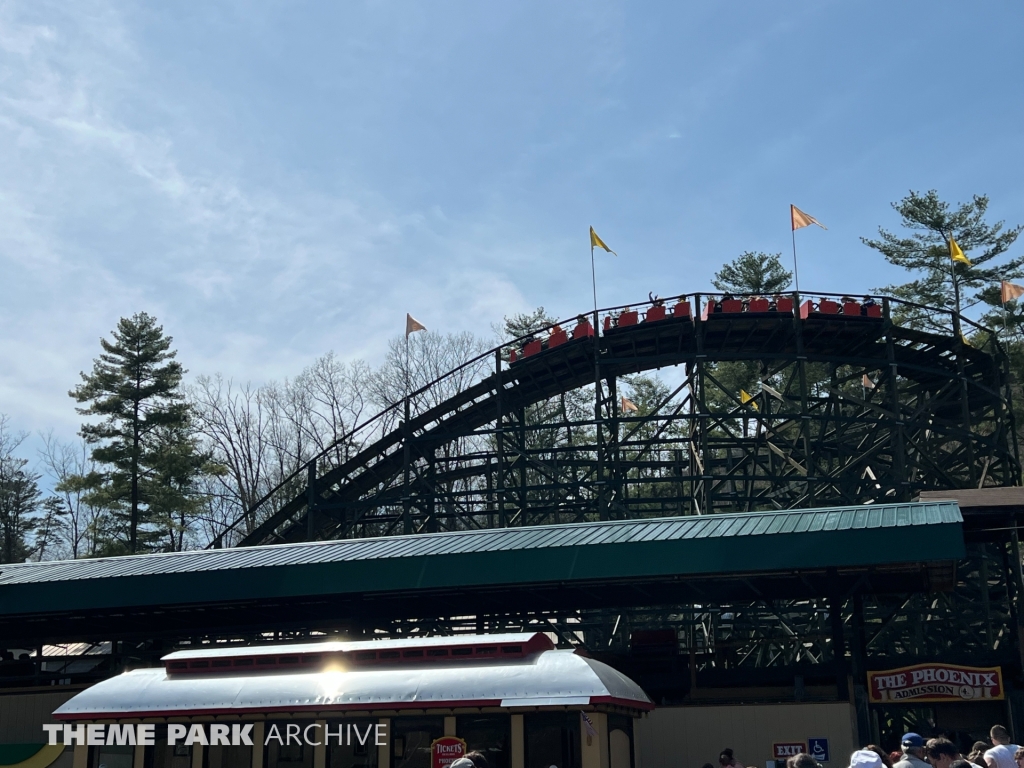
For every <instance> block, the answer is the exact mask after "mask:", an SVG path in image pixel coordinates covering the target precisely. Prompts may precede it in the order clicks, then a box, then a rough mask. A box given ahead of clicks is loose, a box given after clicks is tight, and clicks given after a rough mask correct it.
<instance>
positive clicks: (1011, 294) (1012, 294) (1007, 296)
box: [999, 280, 1024, 304]
mask: <svg viewBox="0 0 1024 768" xmlns="http://www.w3.org/2000/svg"><path fill="white" fill-rule="evenodd" d="M999 294H1000V296H1001V298H1002V300H1003V304H1005V303H1006V302H1008V301H1013V300H1014V299H1019V298H1020V297H1021V296H1024V287H1022V286H1019V285H1016V284H1014V283H1008V282H1006V281H1005V280H1003V281H1002V282H1001V283H1000V284H999Z"/></svg>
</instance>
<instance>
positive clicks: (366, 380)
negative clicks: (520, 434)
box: [0, 192, 1024, 562]
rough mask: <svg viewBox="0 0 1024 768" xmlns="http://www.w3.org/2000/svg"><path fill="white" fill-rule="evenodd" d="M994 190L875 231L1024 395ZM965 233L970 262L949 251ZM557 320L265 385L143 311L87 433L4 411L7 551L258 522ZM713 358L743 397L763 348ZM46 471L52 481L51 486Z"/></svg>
mask: <svg viewBox="0 0 1024 768" xmlns="http://www.w3.org/2000/svg"><path fill="white" fill-rule="evenodd" d="M987 206H988V199H987V198H986V197H984V196H975V197H974V198H972V200H971V201H970V202H968V203H964V204H960V205H958V206H951V205H949V204H947V203H945V202H944V201H942V200H941V199H940V198H939V197H938V195H937V194H936V193H935V192H927V193H924V194H919V193H916V192H911V193H910V195H908V197H906V198H904V199H903V200H901V201H899V202H897V203H894V204H893V207H894V209H895V210H896V212H897V213H898V214H899V216H900V224H901V226H902V227H903V230H904V231H903V232H901V233H898V234H894V233H892V232H890V231H889V230H886V229H884V228H880V230H879V237H878V238H877V239H870V238H864V239H863V242H864V243H865V245H867V246H868V247H870V248H873V249H875V250H877V251H879V252H880V253H881V254H882V255H883V256H884V257H885V258H886V260H888V261H889V262H890V263H892V264H895V265H897V266H900V267H903V268H905V269H907V270H908V271H910V272H912V273H913V277H914V279H913V280H911V281H910V282H908V283H904V284H900V285H891V286H885V287H884V288H877V289H875V290H876V291H880V292H883V293H887V294H889V295H894V296H896V297H899V298H902V299H906V300H907V301H911V302H915V303H917V304H920V305H923V306H928V307H936V308H945V309H955V308H956V307H957V301H958V300H959V306H960V308H961V310H963V311H964V312H968V311H970V312H971V314H972V315H973V316H975V317H978V318H979V319H980V320H981V321H982V322H984V323H986V324H988V325H989V326H990V327H995V328H996V329H997V330H998V331H999V336H1000V339H1001V341H1002V343H1003V344H1004V346H1006V347H1007V348H1008V350H1009V352H1010V357H1011V364H1012V368H1013V372H1014V377H1015V384H1014V388H1015V390H1016V393H1017V394H1018V395H1020V394H1021V392H1020V390H1021V384H1020V382H1024V313H1022V310H1021V307H1020V305H1019V302H1017V301H1010V302H1005V303H1004V302H1002V301H1001V296H1000V291H999V284H1000V282H1001V281H1012V280H1015V279H1020V278H1021V276H1022V274H1024V256H1018V257H1012V258H1009V259H1004V258H999V257H1002V256H1004V254H1005V253H1006V252H1007V251H1008V250H1009V248H1010V247H1011V246H1012V245H1013V243H1014V242H1015V240H1016V238H1017V236H1018V235H1019V233H1020V232H1021V227H1013V228H1009V229H1007V228H1005V227H1004V225H1003V223H1002V222H998V223H995V224H988V223H986V221H985V214H986V210H987ZM950 238H955V241H956V242H957V243H958V244H959V245H960V247H961V248H963V250H964V251H965V252H966V254H967V257H968V261H969V262H970V263H969V264H968V263H962V262H953V261H952V260H951V256H950V244H949V241H950ZM791 279H792V275H791V274H790V273H789V272H788V270H786V269H785V268H784V267H783V266H782V263H781V260H780V254H766V253H761V252H748V253H744V254H742V255H741V256H740V257H738V258H737V259H735V260H734V261H733V262H731V263H729V264H726V265H724V266H723V267H722V269H721V270H719V272H718V273H717V274H716V275H715V278H714V280H713V284H714V286H715V288H717V289H718V290H720V291H724V292H730V293H734V294H761V295H764V294H772V293H775V292H779V291H784V290H786V289H788V288H789V287H790V281H791ZM954 279H955V280H956V281H957V283H956V290H954V283H953V280H954ZM899 319H900V322H903V323H905V324H907V325H911V326H917V327H922V328H931V329H938V327H939V326H941V323H942V322H943V321H942V320H941V319H937V318H936V316H935V315H933V314H931V313H929V312H927V311H925V310H917V309H914V308H913V307H910V306H906V307H905V308H904V309H901V310H900V318H899ZM553 320H554V318H551V317H548V316H547V315H546V313H545V312H544V310H543V308H540V309H538V310H537V311H535V312H533V313H530V314H526V315H517V316H515V317H510V318H506V319H505V321H504V323H503V324H502V325H501V326H500V327H497V328H494V329H493V332H494V333H493V335H492V336H491V337H489V338H484V337H481V336H477V335H474V334H471V333H461V334H447V335H446V334H439V333H416V334H413V335H412V336H411V337H408V340H407V339H406V338H401V337H399V338H396V339H392V340H391V341H390V342H389V344H388V350H387V353H386V355H385V358H384V361H383V362H382V363H381V365H380V366H378V367H371V366H370V365H368V364H367V363H365V362H362V361H354V362H345V361H343V360H340V359H338V358H337V357H336V356H335V355H334V354H333V353H329V354H327V355H325V356H323V357H321V358H320V359H318V360H316V361H315V362H314V363H313V364H312V365H310V366H309V367H308V368H306V369H305V370H303V371H302V372H301V373H299V374H298V375H297V376H295V377H294V378H293V379H286V380H284V381H282V382H270V383H267V384H264V385H260V386H255V385H252V384H249V383H239V382H235V381H232V380H228V379H224V378H223V377H221V376H220V375H212V376H206V375H200V376H197V377H196V378H195V379H194V381H193V382H192V383H191V384H189V385H185V383H184V376H185V374H186V371H185V370H184V368H183V367H182V365H181V363H180V362H179V361H178V360H177V354H176V352H175V351H174V349H173V348H172V343H173V340H172V338H171V337H170V336H168V335H166V334H165V333H164V331H163V328H162V327H161V326H160V325H159V324H158V323H157V320H156V319H155V318H153V317H152V316H150V315H148V314H146V313H139V314H136V315H134V316H133V317H130V318H122V319H121V320H120V321H119V323H118V325H117V327H116V328H115V329H114V330H113V332H112V333H111V335H110V338H109V339H102V340H101V352H100V355H99V356H98V357H97V358H96V360H95V361H94V364H93V368H92V370H91V371H89V372H83V373H82V374H81V381H80V382H79V383H78V384H77V386H75V387H74V388H73V389H72V390H71V391H70V392H69V395H70V396H71V397H72V398H73V399H74V400H75V402H76V403H77V406H78V408H77V410H78V413H80V414H81V415H82V416H83V417H84V422H83V425H82V427H81V430H80V433H79V434H80V440H78V441H74V442H70V443H65V442H62V441H60V440H58V439H57V438H55V437H54V436H53V435H52V434H49V435H45V436H43V437H42V443H43V448H42V449H41V450H40V452H39V454H40V455H39V460H38V462H35V463H34V462H32V461H30V460H28V459H26V458H24V456H22V455H21V452H22V450H23V446H24V441H25V440H26V438H27V435H26V434H25V433H18V432H15V431H13V430H12V428H11V426H10V420H9V418H8V417H7V416H5V415H2V414H0V561H2V562H20V561H23V560H25V559H27V558H31V559H56V558H80V557H98V556H109V555H120V554H130V553H133V552H155V551H179V550H184V549H191V548H198V547H202V546H205V545H206V544H207V543H209V542H210V541H212V540H213V539H214V538H215V537H217V536H218V535H219V534H221V533H222V532H223V531H224V529H225V528H226V527H227V526H228V525H230V524H231V523H233V522H235V521H236V520H239V519H242V525H241V528H242V530H241V531H240V533H243V534H244V533H245V532H247V531H248V530H251V529H252V528H253V527H254V526H255V525H256V524H257V523H258V522H259V520H256V519H245V518H244V515H245V513H246V512H247V511H248V510H250V509H251V508H252V507H253V505H254V504H255V503H256V502H257V501H259V500H260V499H261V498H263V497H264V496H265V495H266V494H268V493H269V492H271V491H272V490H273V489H274V488H276V487H277V486H278V485H279V484H280V483H281V482H282V481H284V480H285V479H286V478H288V477H289V476H291V475H292V474H293V473H296V472H297V471H299V470H301V469H302V468H303V467H304V466H305V465H306V464H307V463H308V462H309V461H310V460H311V459H312V458H313V457H315V456H318V455H320V454H325V455H324V457H323V459H322V461H324V462H326V463H327V464H329V465H337V464H340V463H342V462H343V461H345V460H346V459H347V458H348V457H349V456H350V455H351V454H352V452H353V451H356V450H358V449H359V447H360V445H361V444H362V441H364V440H365V439H366V437H367V435H368V434H380V433H381V432H383V431H386V430H388V429H391V428H393V427H394V426H395V425H396V424H397V421H398V419H399V418H400V417H401V412H400V410H399V409H397V408H396V409H394V410H392V411H391V412H390V413H387V414H385V415H384V417H382V418H381V419H380V420H379V423H376V424H375V425H374V426H373V429H372V430H371V431H370V432H364V433H360V434H359V435H356V436H355V437H352V438H351V439H346V436H347V435H350V434H351V433H352V431H353V429H354V428H355V427H356V426H357V425H359V424H360V423H362V422H364V421H366V420H367V419H368V418H370V417H371V416H373V415H374V414H377V413H379V412H381V411H383V410H386V409H388V408H389V407H391V406H393V405H395V404H397V403H400V402H401V401H402V400H403V398H404V396H405V394H406V392H407V391H409V390H410V389H411V390H416V389H419V388H421V387H423V386H424V385H426V384H427V383H429V382H431V381H435V380H437V379H439V378H440V377H442V375H444V374H446V373H447V372H449V371H451V370H453V369H455V368H458V367H459V366H462V365H464V364H466V363H467V361H471V360H473V359H475V358H476V357H478V356H479V355H481V354H482V353H483V352H485V351H486V350H487V349H489V348H490V347H492V346H494V345H495V344H496V343H498V342H499V341H503V340H508V339H511V338H515V337H517V336H521V335H523V334H526V333H528V332H531V331H533V330H535V329H537V328H540V327H543V326H545V325H547V324H549V323H550V322H552V321H553ZM943 330H949V329H943ZM491 366H493V361H492V360H490V359H486V358H485V359H483V360H480V361H478V362H477V363H476V364H471V365H468V366H466V367H465V368H464V369H463V370H461V371H460V372H459V373H458V374H457V375H454V376H450V377H448V378H446V379H444V380H443V381H442V382H441V383H440V384H438V385H436V386H434V387H432V388H430V389H429V390H427V391H426V392H425V393H424V394H423V395H421V396H420V397H419V398H418V399H417V401H416V402H415V408H417V409H425V408H429V407H430V406H431V405H434V404H437V403H438V402H441V401H442V400H445V399H447V398H448V397H450V396H452V395H453V394H455V393H456V392H458V391H459V390H461V389H463V388H464V387H466V386H468V385H469V384H471V383H473V382H474V381H476V380H478V378H479V376H481V375H485V374H486V371H487V370H488V369H489V368H490V367H491ZM715 374H716V376H717V377H718V379H719V380H720V383H721V388H722V392H723V393H725V394H723V397H727V398H728V397H733V396H734V393H736V392H739V391H741V390H748V391H749V390H751V389H752V388H753V387H754V386H755V385H756V384H757V381H758V376H759V370H758V364H757V363H756V361H754V362H745V361H739V362H735V363H722V364H720V365H719V369H718V370H716V371H715ZM627 387H628V388H627V391H626V393H625V394H626V395H627V397H629V398H630V399H631V400H632V401H634V402H633V403H632V404H633V405H635V407H637V409H638V412H639V413H640V414H643V413H646V412H648V411H649V410H651V409H653V408H655V407H657V405H658V404H659V403H661V402H663V401H664V399H665V396H666V395H667V389H666V388H665V387H664V385H662V384H661V383H660V382H659V381H657V380H655V379H651V378H647V377H642V376H640V377H634V378H633V379H632V380H631V381H630V382H628V384H627ZM577 400H580V393H570V394H569V395H568V396H566V397H562V398H561V399H560V401H559V402H552V403H540V404H537V405H536V406H532V408H534V409H536V410H538V414H537V417H538V420H539V419H540V418H541V416H542V415H543V414H542V413H541V411H545V410H550V409H555V410H557V409H562V411H563V412H567V411H572V412H573V413H575V412H577V411H578V412H579V413H580V418H585V412H586V410H587V408H588V407H592V406H588V405H587V403H585V402H583V401H582V400H580V401H579V402H576V401H577ZM1017 402H1021V400H1020V398H1019V397H1018V398H1017ZM540 437H542V436H538V439H540ZM44 476H45V482H44ZM44 486H45V487H47V488H49V489H51V490H50V492H48V493H43V491H42V490H41V488H42V487H44Z"/></svg>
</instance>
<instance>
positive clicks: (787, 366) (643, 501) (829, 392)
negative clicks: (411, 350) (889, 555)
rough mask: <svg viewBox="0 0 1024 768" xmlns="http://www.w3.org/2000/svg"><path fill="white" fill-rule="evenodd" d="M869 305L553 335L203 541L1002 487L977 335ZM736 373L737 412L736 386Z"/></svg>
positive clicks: (997, 405)
mask: <svg viewBox="0 0 1024 768" xmlns="http://www.w3.org/2000/svg"><path fill="white" fill-rule="evenodd" d="M815 296H822V297H825V296H829V294H815ZM874 301H875V302H876V304H875V306H873V307H871V308H870V309H869V308H867V307H861V306H860V305H859V304H856V303H848V304H846V305H844V304H842V303H841V302H839V301H833V300H832V299H824V298H823V299H822V300H821V301H820V302H811V301H807V300H806V297H804V298H803V299H802V298H801V297H800V296H798V295H796V294H792V295H787V296H786V297H784V298H783V299H781V300H779V301H778V302H777V305H776V304H774V303H773V304H772V306H769V303H768V302H767V301H766V300H757V299H755V300H750V301H745V302H741V301H740V300H730V299H729V298H727V297H726V298H725V299H724V300H723V297H720V296H718V295H707V294H692V295H687V296H681V297H679V298H678V300H673V301H672V302H669V304H668V305H667V306H666V305H664V304H661V303H644V304H640V305H632V306H633V307H639V309H630V308H629V307H614V308H609V309H605V310H599V311H597V312H591V313H588V314H586V315H581V316H579V317H578V318H576V320H575V321H572V320H570V321H568V322H563V323H559V324H556V325H552V326H549V327H547V328H544V329H542V330H541V331H539V332H537V333H535V334H533V335H532V336H531V337H524V338H521V339H517V340H515V341H514V342H511V343H508V344H503V345H502V346H500V347H496V348H495V349H493V350H490V351H489V352H487V353H485V354H483V355H481V356H479V357H477V358H474V359H473V360H470V361H468V362H467V363H465V364H463V365H462V366H460V367H459V368H457V369H455V370H453V371H451V372H449V373H448V374H446V375H445V376H443V377H441V378H439V379H437V380H436V381H434V382H431V383H430V384H428V385H427V386H425V387H423V388H421V389H419V390H417V391H416V392H413V393H411V394H410V396H409V397H408V398H406V399H405V400H403V401H401V402H399V403H396V404H394V405H393V406H391V407H390V408H388V409H386V410H385V411H383V412H381V413H379V414H377V415H376V416H375V417H373V418H372V419H370V420H369V421H367V422H365V423H363V424H361V425H359V426H358V427H356V428H355V429H354V430H353V431H352V432H351V433H349V434H346V435H343V436H340V437H339V438H338V439H337V440H336V441H335V443H334V444H333V445H332V446H331V447H330V448H328V449H327V450H325V451H324V452H323V453H321V454H320V455H318V456H316V457H315V458H313V459H312V460H311V461H309V462H308V463H307V464H306V465H305V467H304V468H303V469H302V470H300V471H298V472H296V473H294V474H293V475H292V476H290V477H289V478H287V479H286V480H285V481H284V482H283V483H282V484H281V485H279V486H278V487H277V488H276V489H274V490H273V491H272V492H271V493H269V494H267V496H265V497H264V498H263V499H262V500H261V501H260V502H258V503H257V504H256V505H254V506H253V507H252V508H251V509H249V510H247V512H246V513H245V514H244V515H243V516H241V517H240V518H239V519H238V520H237V521H235V522H234V523H233V524H232V525H231V526H230V527H229V528H228V529H227V530H225V531H224V532H223V533H221V534H220V536H218V538H217V539H216V540H215V541H214V543H213V544H212V545H211V546H213V547H222V546H247V545H255V544H270V543H277V542H294V541H308V540H315V539H337V538H350V537H368V536H385V535H391V534H398V533H420V532H433V531H441V530H459V529H468V528H483V527H512V526H533V525H541V524H546V523H558V522H572V521H584V520H598V519H600V520H604V519H621V518H632V517H663V516H670V515H693V514H709V513H714V512H723V511H744V510H755V509H789V508H796V507H810V506H828V505H832V504H867V503H872V502H883V501H893V500H896V501H909V500H911V499H912V498H914V496H916V494H917V493H919V492H920V491H922V490H944V489H954V488H978V487H986V486H1007V485H1017V484H1019V482H1020V464H1019V460H1018V451H1017V443H1016V436H1015V430H1014V428H1013V411H1012V407H1011V402H1010V396H1009V374H1008V367H1007V359H1006V355H1005V353H1004V352H1003V350H1002V349H1001V347H1000V345H999V343H998V341H997V340H996V337H995V334H994V333H992V332H991V331H988V330H987V329H984V328H982V327H981V326H977V325H976V324H974V323H971V322H970V321H969V320H967V319H966V318H961V317H960V316H953V315H951V314H950V313H948V312H944V311H941V310H928V311H929V313H930V314H931V316H932V318H933V320H935V321H936V324H942V323H945V324H946V325H948V326H949V327H950V328H951V329H953V330H952V331H951V332H949V333H947V334H942V333H930V332H924V331H920V330H914V329H911V328H906V327H901V326H900V325H899V324H897V323H895V322H894V321H893V319H892V318H893V310H894V309H895V308H897V306H898V305H899V304H906V303H905V302H900V301H899V300H896V299H891V298H887V297H876V298H875V299H874ZM919 309H920V307H919ZM570 325H575V327H574V328H573V329H572V330H566V331H563V330H562V329H563V327H568V326H570ZM595 328H597V329H599V330H598V331H597V332H595ZM964 333H970V334H971V340H970V343H968V342H967V340H966V338H965V336H964ZM541 339H543V340H541ZM743 366H746V369H747V370H750V371H753V372H754V377H755V379H756V381H755V383H754V384H753V385H752V387H751V391H750V392H749V395H750V399H747V397H744V396H743V395H742V394H741V392H740V391H738V390H737V389H735V388H734V385H735V375H734V374H735V371H736V370H737V368H738V367H740V368H742V367H743ZM656 369H666V373H665V376H664V378H665V380H666V381H669V382H670V386H669V389H668V391H667V392H666V393H664V396H662V397H660V398H658V399H657V400H656V401H654V402H647V403H643V407H642V408H639V410H638V411H632V410H630V411H623V408H622V405H623V403H622V400H621V399H620V397H621V391H622V388H621V382H622V380H623V379H624V377H629V376H631V375H633V374H637V373H641V372H644V371H653V370H656ZM730 377H732V378H730ZM747 380H748V381H749V377H748V379H747ZM595 382H597V384H596V385H595Z"/></svg>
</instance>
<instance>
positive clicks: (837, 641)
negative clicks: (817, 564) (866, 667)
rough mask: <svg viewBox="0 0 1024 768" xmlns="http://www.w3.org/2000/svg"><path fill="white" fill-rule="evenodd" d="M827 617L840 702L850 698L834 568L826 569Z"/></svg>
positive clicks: (837, 585)
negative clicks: (827, 591)
mask: <svg viewBox="0 0 1024 768" xmlns="http://www.w3.org/2000/svg"><path fill="white" fill-rule="evenodd" d="M828 580H829V597H828V617H829V619H830V621H831V624H832V661H833V663H834V664H835V675H836V692H837V698H838V699H839V700H840V701H847V700H849V698H850V687H849V681H848V675H849V671H848V669H847V665H846V638H845V637H844V635H843V597H842V595H841V594H840V593H839V575H838V574H837V572H836V569H835V568H829V569H828Z"/></svg>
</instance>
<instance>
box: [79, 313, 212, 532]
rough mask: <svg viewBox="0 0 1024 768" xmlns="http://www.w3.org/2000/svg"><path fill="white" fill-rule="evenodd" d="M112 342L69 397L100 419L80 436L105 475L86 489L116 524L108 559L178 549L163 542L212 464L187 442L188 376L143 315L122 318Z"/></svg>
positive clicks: (87, 480)
mask: <svg viewBox="0 0 1024 768" xmlns="http://www.w3.org/2000/svg"><path fill="white" fill-rule="evenodd" d="M112 337H113V338H112V340H111V341H108V340H106V339H101V340H100V345H101V347H102V348H103V352H102V354H100V356H99V357H98V358H97V359H96V360H95V361H94V364H93V370H92V372H91V373H88V374H86V373H82V374H81V376H82V383H81V384H79V385H78V386H77V387H75V388H74V389H73V390H71V391H70V392H69V394H70V395H71V397H73V398H74V399H75V400H77V401H78V402H79V403H87V404H88V405H86V407H84V408H78V409H77V410H78V412H79V413H80V414H82V415H84V416H96V417H99V418H100V421H99V422H93V423H86V424H83V425H82V428H81V431H80V434H81V435H82V437H83V438H84V439H85V440H86V442H88V443H89V444H90V445H93V446H95V447H94V448H93V450H92V458H93V460H94V461H95V462H96V463H97V465H98V467H99V468H98V469H97V470H95V471H93V472H91V473H90V474H89V475H88V476H86V477H84V478H82V481H81V482H82V485H84V486H85V487H87V488H88V489H89V498H88V501H89V503H91V504H93V505H95V506H98V507H101V508H103V509H106V510H108V511H109V513H110V514H111V516H112V517H113V519H114V520H115V521H116V523H117V528H118V531H119V534H118V536H117V538H116V540H115V541H112V542H109V545H108V549H109V551H111V552H117V551H128V552H137V551H140V550H142V549H167V548H178V547H180V544H179V543H178V542H177V540H176V539H172V540H169V541H168V540H165V541H164V542H161V537H162V534H163V533H164V530H163V529H164V528H165V523H166V520H167V519H168V515H169V514H170V510H171V509H172V508H173V510H175V512H176V513H185V510H186V507H187V504H186V503H185V501H184V499H185V498H186V497H187V496H188V488H189V484H190V482H191V480H192V478H194V477H195V476H196V475H197V474H198V473H200V472H201V471H202V468H203V466H204V465H205V461H206V460H205V458H203V457H201V456H200V455H199V454H198V452H197V449H196V447H195V444H194V442H192V441H191V439H190V438H189V432H190V429H191V424H190V414H189V409H188V407H187V406H186V404H185V403H184V401H183V399H182V395H181V393H180V391H179V388H180V385H181V378H182V374H183V373H184V370H183V369H182V367H181V364H180V363H179V362H177V361H176V360H175V359H174V358H175V356H176V354H177V353H176V352H175V351H173V350H172V349H171V341H172V339H171V337H170V336H165V335H164V332H163V328H162V327H161V326H159V325H157V323H156V318H154V317H152V316H150V315H148V314H146V313H144V312H143V313H139V314H136V315H134V316H132V317H130V318H121V320H120V321H119V322H118V324H117V328H116V329H115V330H114V331H113V333H112ZM169 484H170V485H169Z"/></svg>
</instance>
